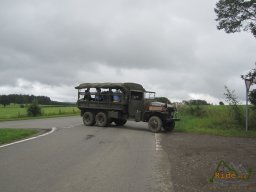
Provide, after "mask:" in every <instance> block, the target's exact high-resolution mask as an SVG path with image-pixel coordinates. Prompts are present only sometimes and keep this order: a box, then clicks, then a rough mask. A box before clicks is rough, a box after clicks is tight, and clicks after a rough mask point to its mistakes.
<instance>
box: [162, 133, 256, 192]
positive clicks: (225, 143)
mask: <svg viewBox="0 0 256 192" xmlns="http://www.w3.org/2000/svg"><path fill="white" fill-rule="evenodd" d="M161 143H162V145H163V149H164V151H165V152H166V153H167V155H168V158H169V161H170V165H171V169H170V172H171V173H170V175H171V178H170V179H171V180H172V182H173V186H174V191H178V192H182V191H192V192H193V191H195V192H196V191H256V139H255V138H238V137H221V136H211V135H198V134H192V133H178V132H173V133H169V134H163V135H162V142H161ZM221 160H222V161H225V162H226V163H227V164H235V165H242V166H243V167H245V168H250V169H252V175H251V177H250V179H249V180H247V181H240V182H234V183H233V184H230V183H220V182H213V183H210V182H209V179H210V178H211V177H212V176H213V174H214V172H215V170H216V167H217V165H218V163H219V162H220V161H221Z"/></svg>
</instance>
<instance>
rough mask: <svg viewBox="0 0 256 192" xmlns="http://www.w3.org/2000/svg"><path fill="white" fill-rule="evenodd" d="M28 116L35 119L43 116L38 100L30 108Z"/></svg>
mask: <svg viewBox="0 0 256 192" xmlns="http://www.w3.org/2000/svg"><path fill="white" fill-rule="evenodd" d="M27 114H28V116H30V117H35V116H39V115H41V114H42V111H41V107H40V106H39V104H38V102H37V100H36V99H35V100H34V101H32V103H31V104H30V105H29V106H28V108H27Z"/></svg>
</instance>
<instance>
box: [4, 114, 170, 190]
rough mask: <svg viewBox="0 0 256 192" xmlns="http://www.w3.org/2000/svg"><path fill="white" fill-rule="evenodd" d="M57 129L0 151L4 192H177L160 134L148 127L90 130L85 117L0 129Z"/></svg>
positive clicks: (8, 125) (129, 125) (15, 124)
mask: <svg viewBox="0 0 256 192" xmlns="http://www.w3.org/2000/svg"><path fill="white" fill-rule="evenodd" d="M4 127H5V128H52V127H56V128H57V129H56V131H55V132H53V133H51V134H49V135H47V136H44V137H40V138H37V139H33V140H29V141H25V142H22V143H18V144H15V145H11V146H7V147H3V148H0V191H1V192H58V191H59V192H71V191H72V192H80V191H81V192H82V191H83V192H90V191H93V192H123V191H132V192H142V191H147V192H150V191H168V192H171V191H173V185H172V181H171V177H170V175H169V174H170V170H171V167H170V164H169V161H168V156H167V154H165V152H164V151H163V150H162V148H161V134H154V133H151V132H150V131H148V129H147V124H146V123H135V122H131V121H129V122H127V124H126V125H125V126H124V127H116V126H114V125H113V126H111V127H107V128H101V127H94V126H93V127H85V126H83V125H82V121H81V118H80V117H62V118H50V119H40V120H24V121H8V122H0V128H4Z"/></svg>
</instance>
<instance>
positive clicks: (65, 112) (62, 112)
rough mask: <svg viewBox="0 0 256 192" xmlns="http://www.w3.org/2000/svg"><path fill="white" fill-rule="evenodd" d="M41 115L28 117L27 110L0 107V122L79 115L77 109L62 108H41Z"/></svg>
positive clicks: (13, 106)
mask: <svg viewBox="0 0 256 192" xmlns="http://www.w3.org/2000/svg"><path fill="white" fill-rule="evenodd" d="M41 107H42V115H41V116H38V117H28V116H27V108H26V107H25V108H21V107H20V105H10V106H6V107H5V108H4V107H3V106H1V107H0V121H5V120H17V119H33V118H47V117H59V116H69V115H77V114H79V112H80V111H79V109H78V108H77V107H72V106H71V107H70V106H67V107H64V106H41Z"/></svg>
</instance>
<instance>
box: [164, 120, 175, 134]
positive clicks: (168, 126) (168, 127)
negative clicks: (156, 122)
mask: <svg viewBox="0 0 256 192" xmlns="http://www.w3.org/2000/svg"><path fill="white" fill-rule="evenodd" d="M174 127H175V121H171V122H170V123H167V124H165V125H164V130H165V131H166V132H169V131H172V130H173V129H174Z"/></svg>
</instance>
